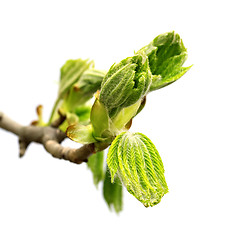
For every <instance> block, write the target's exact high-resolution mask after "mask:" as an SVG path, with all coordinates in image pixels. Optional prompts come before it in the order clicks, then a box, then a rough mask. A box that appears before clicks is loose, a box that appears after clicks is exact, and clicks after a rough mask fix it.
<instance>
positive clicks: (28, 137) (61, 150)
mask: <svg viewBox="0 0 230 240" xmlns="http://www.w3.org/2000/svg"><path fill="white" fill-rule="evenodd" d="M56 126H57V125H56V124H55V125H54V126H53V127H52V126H47V127H39V126H23V125H21V124H19V123H17V122H15V121H13V120H12V119H10V118H9V117H8V116H6V115H5V114H4V113H2V112H0V128H2V129H4V130H6V131H9V132H12V133H14V134H15V135H17V136H18V137H19V148H20V153H19V156H20V157H22V156H24V154H25V151H26V149H27V147H28V145H29V144H30V143H31V142H36V143H40V144H42V145H43V146H44V148H45V150H46V151H47V152H48V153H50V154H51V155H52V156H53V157H55V158H59V159H65V160H68V161H70V162H73V163H77V164H80V163H82V162H86V161H87V158H88V157H89V156H90V155H91V154H92V153H94V144H86V145H83V146H82V147H80V148H78V149H73V148H69V147H63V146H62V145H61V142H62V141H63V140H64V139H65V138H66V135H65V133H64V132H62V131H61V130H59V129H57V128H55V127H56Z"/></svg>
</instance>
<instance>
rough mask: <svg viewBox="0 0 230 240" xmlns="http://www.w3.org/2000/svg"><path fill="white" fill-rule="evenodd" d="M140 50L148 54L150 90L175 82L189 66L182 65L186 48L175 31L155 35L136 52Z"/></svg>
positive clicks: (185, 57) (185, 56) (185, 55)
mask: <svg viewBox="0 0 230 240" xmlns="http://www.w3.org/2000/svg"><path fill="white" fill-rule="evenodd" d="M142 51H144V52H145V54H146V55H147V56H148V59H149V66H150V69H151V72H152V75H153V79H152V84H151V87H150V91H153V90H157V89H159V88H162V87H165V86H167V85H169V84H171V83H173V82H175V81H176V80H178V79H179V78H180V77H181V76H183V75H184V74H185V73H186V72H187V71H188V70H189V69H190V67H191V66H190V67H182V65H183V64H184V62H185V61H186V59H187V50H186V48H185V46H184V44H183V42H182V40H181V38H180V36H179V35H178V34H176V33H175V32H168V33H165V34H161V35H159V36H157V37H156V38H155V39H154V40H153V41H152V42H151V43H150V44H149V45H147V46H145V47H143V48H142V49H141V50H139V51H138V52H142Z"/></svg>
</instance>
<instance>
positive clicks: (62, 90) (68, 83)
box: [49, 59, 93, 124]
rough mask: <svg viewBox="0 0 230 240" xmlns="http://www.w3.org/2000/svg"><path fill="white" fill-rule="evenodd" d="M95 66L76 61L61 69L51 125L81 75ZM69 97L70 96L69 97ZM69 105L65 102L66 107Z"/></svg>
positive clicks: (90, 62)
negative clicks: (64, 99)
mask: <svg viewBox="0 0 230 240" xmlns="http://www.w3.org/2000/svg"><path fill="white" fill-rule="evenodd" d="M92 65H93V62H92V61H88V60H82V59H76V60H68V61H66V63H65V64H64V65H63V66H62V68H61V76H60V81H59V90H58V97H57V99H56V101H55V103H54V106H53V109H52V112H51V116H50V119H49V124H50V123H51V122H52V121H53V120H54V118H55V117H56V116H55V114H56V112H57V109H58V108H59V107H60V104H61V102H62V101H63V98H64V97H66V93H67V92H68V91H70V90H71V87H73V85H74V84H75V83H76V82H78V81H79V79H80V77H81V75H82V74H83V73H84V72H85V71H86V70H87V69H89V68H90V67H91V66H92ZM68 97H69V96H68ZM66 104H67V105H69V104H68V103H65V102H64V105H66ZM62 107H63V106H62Z"/></svg>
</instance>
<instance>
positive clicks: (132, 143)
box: [107, 132, 168, 207]
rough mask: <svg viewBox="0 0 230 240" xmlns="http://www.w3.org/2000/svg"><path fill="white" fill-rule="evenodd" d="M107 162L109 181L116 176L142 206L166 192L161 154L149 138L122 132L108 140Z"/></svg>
mask: <svg viewBox="0 0 230 240" xmlns="http://www.w3.org/2000/svg"><path fill="white" fill-rule="evenodd" d="M107 164H108V167H109V170H110V173H111V181H112V182H113V181H114V178H115V177H116V176H118V177H119V178H120V179H121V181H122V183H123V184H124V185H125V187H126V188H127V190H128V192H129V193H131V194H132V195H134V196H135V197H136V198H137V199H138V200H139V201H140V202H142V203H143V204H144V206H146V207H149V206H154V205H156V204H158V203H159V202H160V201H161V198H162V197H163V195H164V194H166V193H167V192H168V187H167V183H166V181H165V177H164V167H163V163H162V160H161V157H160V155H159V153H158V151H157V150H156V148H155V146H154V145H153V143H152V142H151V140H150V139H149V138H147V137H146V136H145V135H144V134H141V133H130V132H123V133H121V134H120V135H118V136H117V137H116V138H115V140H114V141H113V142H112V144H111V147H110V149H109V152H108V157H107Z"/></svg>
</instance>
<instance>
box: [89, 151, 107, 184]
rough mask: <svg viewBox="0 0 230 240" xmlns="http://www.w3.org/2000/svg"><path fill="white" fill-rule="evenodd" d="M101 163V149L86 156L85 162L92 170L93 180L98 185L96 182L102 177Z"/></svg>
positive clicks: (102, 158) (102, 154)
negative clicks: (86, 160)
mask: <svg viewBox="0 0 230 240" xmlns="http://www.w3.org/2000/svg"><path fill="white" fill-rule="evenodd" d="M103 163H104V152H103V151H101V152H97V153H94V154H93V155H91V156H90V157H89V158H88V162H87V164H88V167H89V168H90V170H91V171H92V174H93V182H94V184H95V185H96V186H98V183H99V182H100V181H102V180H103V179H104V169H103Z"/></svg>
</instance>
